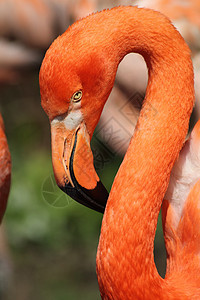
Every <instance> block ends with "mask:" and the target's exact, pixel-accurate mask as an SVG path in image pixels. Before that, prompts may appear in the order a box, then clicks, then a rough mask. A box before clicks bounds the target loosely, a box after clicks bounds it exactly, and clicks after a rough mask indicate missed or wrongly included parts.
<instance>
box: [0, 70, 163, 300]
mask: <svg viewBox="0 0 200 300" xmlns="http://www.w3.org/2000/svg"><path fill="white" fill-rule="evenodd" d="M1 99H2V100H1V103H0V109H1V111H2V114H3V117H4V120H5V125H6V133H7V137H8V142H9V146H10V151H11V155H12V188H11V192H10V197H9V203H8V207H7V211H6V216H5V219H4V222H5V224H6V231H7V238H8V242H9V245H10V247H11V257H12V260H13V264H14V270H15V280H14V283H13V290H14V293H15V297H14V298H15V299H16V300H17V299H20V300H21V299H22V300H23V299H35V298H37V299H43V300H45V299H48V300H51V299H52V300H53V299H57V300H62V299H73V300H76V299H85V300H87V299H88V300H89V299H100V296H99V291H98V285H97V279H96V274H95V255H96V248H97V244H98V237H99V233H100V226H101V218H102V215H101V214H99V213H96V212H94V211H92V210H90V209H87V208H85V207H83V206H82V205H80V204H78V203H76V202H75V201H73V200H71V199H69V197H68V196H66V195H65V194H64V193H63V192H62V191H60V190H59V189H58V187H57V186H56V184H55V180H54V177H53V170H52V164H51V154H50V130H49V125H48V119H47V117H46V116H45V114H44V113H43V111H42V108H41V106H40V96H39V85H38V73H37V72H33V73H31V74H27V76H26V77H25V78H24V80H23V81H21V82H19V83H18V84H17V85H13V86H12V87H10V86H1ZM100 145H101V139H100V138H99V137H98V136H95V138H94V139H93V141H92V147H93V149H94V152H95V155H94V156H95V164H96V168H97V169H98V173H99V176H100V177H101V180H102V182H103V183H104V184H105V186H106V187H107V188H108V190H110V188H111V185H112V181H113V178H114V176H115V174H116V172H117V169H118V167H119V165H120V163H121V158H119V157H117V156H116V155H113V156H111V157H109V159H107V160H102V157H101V156H100V153H102V151H104V152H105V149H102V147H100ZM98 149H99V150H98ZM104 154H105V153H104ZM100 158H101V159H100ZM54 200H55V201H54ZM161 236H162V226H161V222H160V219H159V226H158V230H157V238H156V249H155V254H156V256H157V257H159V258H160V259H158V260H157V259H156V261H159V260H160V261H161V264H160V266H161V267H159V269H160V272H161V274H162V275H163V274H164V269H165V265H163V260H164V257H163V240H162V239H161ZM158 263H159V262H158Z"/></svg>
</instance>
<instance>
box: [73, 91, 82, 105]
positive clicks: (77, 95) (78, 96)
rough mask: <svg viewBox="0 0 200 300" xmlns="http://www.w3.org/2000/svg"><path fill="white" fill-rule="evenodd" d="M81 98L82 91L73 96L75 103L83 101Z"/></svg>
mask: <svg viewBox="0 0 200 300" xmlns="http://www.w3.org/2000/svg"><path fill="white" fill-rule="evenodd" d="M81 98H82V91H81V90H80V91H77V92H75V93H74V94H73V96H72V101H73V102H79V101H80V100H81Z"/></svg>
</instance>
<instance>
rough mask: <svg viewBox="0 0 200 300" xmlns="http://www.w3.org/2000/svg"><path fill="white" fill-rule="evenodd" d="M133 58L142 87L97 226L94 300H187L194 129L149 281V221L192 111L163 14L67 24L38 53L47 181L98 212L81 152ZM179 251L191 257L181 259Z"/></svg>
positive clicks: (193, 283) (92, 176) (195, 292)
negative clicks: (134, 55) (163, 249)
mask: <svg viewBox="0 0 200 300" xmlns="http://www.w3.org/2000/svg"><path fill="white" fill-rule="evenodd" d="M144 20H145V21H144ZM132 24H134V25H132ZM91 27H92V28H93V30H92V31H90V30H89V28H91ZM83 29H84V30H83ZM87 29H88V30H87ZM116 29H117V30H116ZM105 36H106V37H107V39H106V40H105V39H104V37H105ZM88 40H90V44H88ZM76 44H78V45H79V47H78V49H77V48H76V47H74V45H76ZM66 45H67V51H65V50H66ZM102 45H103V47H102ZM102 48H103V56H102V53H101V49H102ZM132 51H133V52H134V51H136V52H139V53H141V54H142V55H143V57H144V59H145V61H146V63H147V66H148V69H149V81H148V87H147V91H146V98H145V101H144V105H143V108H142V111H141V115H140V118H139V121H138V123H137V126H136V130H135V133H134V137H133V139H132V140H131V143H130V146H129V149H128V151H127V153H126V156H125V158H124V161H123V163H122V164H121V167H120V169H119V171H118V174H117V176H116V178H115V180H114V183H113V187H112V190H111V193H110V195H109V198H108V202H107V205H106V210H105V214H104V218H103V223H102V228H101V236H100V241H99V247H98V253H97V275H98V280H99V285H100V291H101V296H102V298H103V299H133V298H134V299H150V298H152V297H153V298H154V299H196V298H198V297H199V296H200V289H199V280H200V278H199V260H198V253H199V248H198V241H199V239H198V237H199V226H197V227H195V228H194V230H193V231H191V220H192V218H193V217H195V218H196V220H197V222H198V224H199V212H198V210H197V207H198V202H199V195H200V194H199V193H200V189H199V187H200V181H198V180H199V178H200V173H199V172H198V173H196V171H195V170H193V168H194V166H196V164H197V170H199V167H198V165H199V163H200V159H199V123H198V124H197V125H196V127H195V129H194V131H193V133H192V137H191V140H190V141H189V142H187V143H186V145H185V147H184V149H183V150H182V152H181V153H182V154H181V156H180V159H179V162H178V163H177V164H178V169H179V168H180V167H182V169H183V171H184V159H186V158H185V157H187V159H189V158H190V157H192V158H191V159H192V161H191V163H190V164H189V166H192V174H191V175H192V179H191V178H188V180H189V184H187V191H188V192H187V193H186V190H185V193H184V197H185V198H186V199H187V200H186V202H185V199H182V197H180V198H181V199H179V198H178V199H177V197H176V190H177V189H178V191H179V193H180V192H181V189H180V188H179V187H178V188H177V182H178V184H179V185H182V184H183V186H184V179H185V178H184V175H185V173H184V172H182V173H181V174H179V175H180V177H181V178H182V176H183V183H181V181H180V178H179V179H178V180H177V182H176V180H175V183H174V181H173V179H172V184H170V187H169V189H170V190H169V193H170V192H172V194H170V196H169V194H167V200H168V201H169V203H170V206H167V205H166V206H165V216H166V215H167V218H166V221H165V216H164V222H165V229H166V235H165V236H166V239H170V238H171V236H170V232H169V228H172V230H174V232H175V234H174V236H173V237H172V239H170V240H169V241H167V247H168V248H167V249H168V254H169V255H170V262H169V267H168V273H167V276H166V279H165V280H163V279H162V278H161V277H160V276H159V275H158V273H157V270H156V268H155V264H154V261H153V242H154V236H155V230H156V223H157V218H158V213H159V210H160V207H161V203H162V200H163V197H164V194H165V192H166V189H167V186H168V183H169V176H170V172H171V170H172V167H173V164H174V162H175V160H176V159H177V156H178V153H179V151H180V149H181V147H182V145H183V142H184V139H185V136H186V133H187V129H188V125H189V118H190V114H191V112H192V108H193V103H194V102H193V101H194V86H193V85H194V82H193V69H192V62H191V59H190V51H189V49H188V47H187V45H186V44H185V42H184V40H183V39H182V37H181V36H180V35H179V34H178V32H177V31H176V30H175V29H174V27H173V26H172V25H171V24H170V22H169V20H168V19H167V18H165V17H164V16H163V15H161V14H159V13H156V12H154V11H151V10H145V9H138V8H133V7H121V8H115V9H113V10H110V11H108V10H107V11H104V12H101V13H99V14H98V13H97V14H94V15H92V16H90V17H88V18H85V19H83V20H82V21H79V22H77V23H75V24H74V25H73V26H72V27H70V28H69V30H68V31H66V32H65V33H64V34H63V35H62V36H61V37H59V38H58V39H57V40H55V41H54V43H53V44H52V46H51V47H50V49H49V50H48V51H47V53H46V56H45V58H44V60H43V64H42V67H41V70H40V88H41V100H42V106H43V109H44V110H45V112H46V113H47V115H48V116H49V119H50V123H51V136H52V161H53V167H54V174H55V178H56V181H57V184H58V185H59V187H60V188H61V189H62V190H63V191H65V192H66V193H69V194H70V196H72V197H73V198H74V199H75V200H77V201H79V202H81V203H84V204H85V205H86V206H89V207H90V208H93V209H96V210H98V211H103V210H104V206H105V202H106V201H107V195H106V193H105V190H104V188H103V186H102V184H101V182H100V179H99V177H98V176H97V174H96V172H95V170H94V167H93V165H92V164H93V157H92V153H91V150H90V146H89V144H90V139H91V135H92V134H93V131H94V128H95V126H96V124H97V122H98V120H99V117H100V114H101V112H102V109H103V106H104V104H105V102H106V100H107V98H108V95H109V93H110V91H111V89H112V87H113V84H114V78H115V74H116V70H117V66H118V64H119V62H120V61H121V59H122V58H123V57H124V56H125V55H126V54H127V53H129V52H132ZM63 52H64V53H63ZM77 57H78V58H79V59H78V61H77V63H76V60H77ZM105 57H106V59H105ZM185 70H187V72H186V71H185ZM91 99H94V100H93V101H91ZM152 108H154V111H153V109H152ZM155 112H156V113H155ZM188 149H189V150H188ZM187 152H188V153H187ZM193 159H194V160H195V162H193ZM181 160H182V161H181ZM176 168H177V167H175V169H174V173H173V174H176V172H177V169H176ZM186 174H187V173H186ZM197 181H198V182H197ZM196 182H197V183H196ZM188 185H189V186H188ZM191 187H192V191H191V193H190V194H189V196H188V198H187V195H188V193H189V190H190V188H191ZM99 194H100V195H99ZM174 197H175V199H174ZM183 201H184V202H185V203H184V204H182V205H181V203H182V202H183ZM165 203H166V202H165ZM182 206H183V209H181V207H182ZM191 206H192V209H189V207H191ZM172 209H174V211H175V212H174V213H175V215H173V216H172V214H171V211H172ZM186 209H187V210H186ZM178 213H179V218H178V217H177V216H178ZM188 213H191V215H190V216H189V218H190V221H188V217H187V214H188ZM168 216H169V217H168ZM175 222H177V224H178V225H180V226H178V225H177V224H175ZM189 225H190V227H189ZM170 226H171V227H170ZM177 226H178V227H180V228H178V229H177ZM176 229H177V233H176V231H175V230H176ZM191 233H192V234H191ZM193 233H195V235H194V234H193ZM176 234H177V235H178V234H180V236H179V235H178V239H179V241H180V244H179V246H180V249H172V251H170V246H171V241H172V243H173V241H177V239H176ZM181 235H182V236H181ZM174 237H175V238H174ZM185 243H186V245H187V247H186V246H185ZM194 245H195V246H194ZM182 249H183V250H182ZM191 249H192V250H193V251H192V252H191V251H189V250H191ZM176 250H180V251H176ZM183 253H184V255H185V256H186V257H190V259H187V258H186V259H184V260H181V259H180V257H181V254H183ZM177 263H178V264H177ZM188 278H190V280H188ZM186 279H187V281H186Z"/></svg>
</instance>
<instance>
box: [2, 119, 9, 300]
mask: <svg viewBox="0 0 200 300" xmlns="http://www.w3.org/2000/svg"><path fill="white" fill-rule="evenodd" d="M4 130H5V128H4V123H3V118H2V116H1V114H0V222H1V228H0V266H1V270H0V274H1V281H0V297H2V299H4V297H5V296H6V295H7V292H8V286H9V285H10V281H11V265H10V264H11V259H10V256H9V251H8V249H7V240H6V237H5V233H4V228H3V227H2V218H3V215H4V213H5V209H6V206H7V200H8V194H9V190H10V181H11V157H10V152H9V149H8V144H7V139H6V135H5V132H4Z"/></svg>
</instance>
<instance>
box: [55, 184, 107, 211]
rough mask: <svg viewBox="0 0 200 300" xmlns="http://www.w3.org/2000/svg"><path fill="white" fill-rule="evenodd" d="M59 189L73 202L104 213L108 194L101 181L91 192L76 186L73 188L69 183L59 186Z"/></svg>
mask: <svg viewBox="0 0 200 300" xmlns="http://www.w3.org/2000/svg"><path fill="white" fill-rule="evenodd" d="M59 188H60V189H61V190H62V191H63V192H64V193H66V194H67V195H69V196H70V197H71V198H73V199H74V200H75V201H77V202H79V203H81V204H83V205H85V206H87V207H89V208H91V209H93V210H95V211H98V212H101V213H104V210H105V207H106V203H107V199H108V196H109V194H108V192H107V190H106V188H105V187H104V185H103V184H102V183H101V181H99V182H97V185H96V187H95V188H94V189H93V190H88V189H86V188H84V187H82V186H80V185H77V184H76V186H75V187H73V186H72V185H71V184H70V183H68V184H65V186H59Z"/></svg>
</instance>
